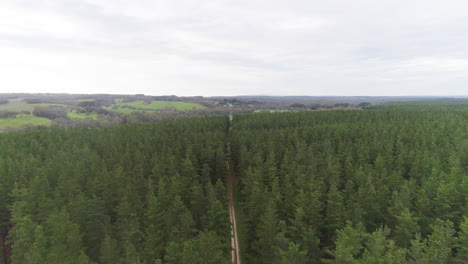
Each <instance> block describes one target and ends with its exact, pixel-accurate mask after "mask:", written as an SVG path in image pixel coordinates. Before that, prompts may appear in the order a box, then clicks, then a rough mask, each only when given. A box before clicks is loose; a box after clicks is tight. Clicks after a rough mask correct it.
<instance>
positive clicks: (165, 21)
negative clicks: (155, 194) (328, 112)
mask: <svg viewBox="0 0 468 264" xmlns="http://www.w3.org/2000/svg"><path fill="white" fill-rule="evenodd" d="M467 25H468V3H466V2H465V1H459V0H448V1H444V2H443V3H442V2H440V1H435V0H427V1H422V0H417V1H411V2H407V1H403V0H394V1H389V0H388V1H372V0H356V1H341V0H331V1H326V2H323V1H322V2H317V1H306V0H296V1H287V2H285V1H279V0H278V1H275V0H270V1H265V0H249V1H247V0H238V1H233V0H217V1H209V0H204V1H203V0H202V1H189V0H171V1H169V0H134V1H124V0H19V1H18V0H15V1H14V0H4V1H2V2H0V56H1V58H2V60H1V61H0V72H1V73H2V76H5V77H2V78H0V92H13V91H24V92H73V93H80V92H84V93H102V92H106V93H116V92H119V93H136V92H138V93H146V94H179V95H222V94H225V95H235V94H308V95H340V94H341V95H399V94H467V92H466V91H465V90H466V89H465V87H464V84H465V83H466V81H468V80H467V78H468V77H467V75H466V74H465V73H466V72H467V70H468V50H467V49H466V47H465V46H466V43H467V42H468V36H466V34H464V33H465V32H466V30H468V26H467Z"/></svg>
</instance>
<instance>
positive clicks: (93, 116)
mask: <svg viewBox="0 0 468 264" xmlns="http://www.w3.org/2000/svg"><path fill="white" fill-rule="evenodd" d="M67 115H68V117H69V118H72V119H87V118H89V119H93V120H97V119H98V115H97V114H96V113H93V114H85V113H75V112H68V113H67Z"/></svg>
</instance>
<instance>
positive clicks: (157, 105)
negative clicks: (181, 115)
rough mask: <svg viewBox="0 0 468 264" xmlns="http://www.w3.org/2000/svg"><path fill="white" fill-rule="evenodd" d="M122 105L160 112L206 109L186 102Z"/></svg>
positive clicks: (140, 102) (141, 102)
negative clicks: (169, 109)
mask: <svg viewBox="0 0 468 264" xmlns="http://www.w3.org/2000/svg"><path fill="white" fill-rule="evenodd" d="M122 105H128V106H133V107H135V108H137V109H143V110H159V109H166V108H175V109H177V110H193V109H205V108H206V107H205V106H203V105H200V104H194V103H185V102H172V101H152V102H151V103H150V104H145V103H144V102H143V101H136V102H131V103H124V104H122Z"/></svg>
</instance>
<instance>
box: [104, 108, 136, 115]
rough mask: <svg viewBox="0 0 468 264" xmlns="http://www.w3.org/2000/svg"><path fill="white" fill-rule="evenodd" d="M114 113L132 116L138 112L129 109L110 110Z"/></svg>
mask: <svg viewBox="0 0 468 264" xmlns="http://www.w3.org/2000/svg"><path fill="white" fill-rule="evenodd" d="M109 110H110V111H112V112H116V113H121V114H131V113H133V112H136V111H137V110H133V109H128V108H118V109H109Z"/></svg>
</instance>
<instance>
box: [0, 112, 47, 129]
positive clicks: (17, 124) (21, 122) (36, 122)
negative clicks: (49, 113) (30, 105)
mask: <svg viewBox="0 0 468 264" xmlns="http://www.w3.org/2000/svg"><path fill="white" fill-rule="evenodd" d="M51 124H52V121H51V120H49V119H46V118H42V117H37V116H33V115H17V116H16V117H15V118H5V119H0V129H5V128H10V129H17V128H22V127H26V126H50V125H51Z"/></svg>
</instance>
